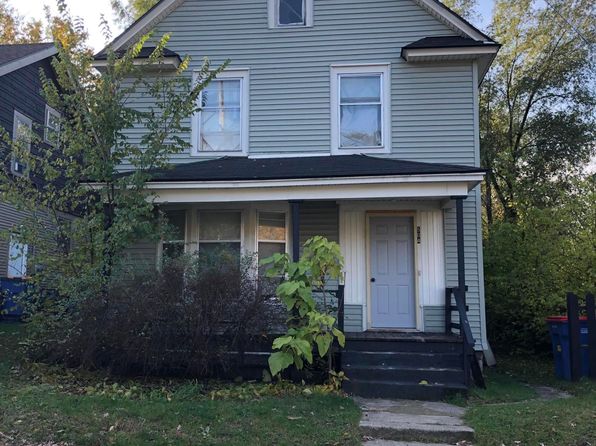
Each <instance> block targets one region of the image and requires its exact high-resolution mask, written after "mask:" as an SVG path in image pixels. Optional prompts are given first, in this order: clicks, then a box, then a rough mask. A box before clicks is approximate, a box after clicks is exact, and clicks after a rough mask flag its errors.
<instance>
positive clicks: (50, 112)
mask: <svg viewBox="0 0 596 446" xmlns="http://www.w3.org/2000/svg"><path fill="white" fill-rule="evenodd" d="M51 115H53V116H54V117H56V118H58V122H59V121H60V119H61V118H62V115H61V114H60V112H58V111H57V110H55V109H53V108H52V107H50V106H49V105H48V104H46V112H45V126H44V130H43V141H44V142H45V143H46V144H49V145H51V146H52V147H54V146H55V144H54V143H53V142H52V141H50V139H49V138H48V130H49V129H50V126H49V125H48V124H49V122H50V119H49V118H50V116H51ZM56 132H57V133H58V135H60V124H58V129H56Z"/></svg>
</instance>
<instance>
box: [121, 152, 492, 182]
mask: <svg viewBox="0 0 596 446" xmlns="http://www.w3.org/2000/svg"><path fill="white" fill-rule="evenodd" d="M484 172H485V170H484V169H481V168H478V167H470V166H459V165H454V164H438V163H422V162H417V161H404V160H399V159H389V158H377V157H374V156H369V155H342V156H307V157H282V158H258V159H255V158H247V157H223V158H217V159H212V160H208V161H195V162H192V163H185V164H178V165H176V166H174V167H173V168H171V169H158V170H154V171H152V172H151V174H152V179H151V181H150V182H152V183H163V182H178V181H180V182H187V181H200V182H211V181H251V180H262V181H266V180H294V179H313V178H349V177H378V176H394V175H397V176H402V175H403V176H406V175H448V174H478V173H480V174H482V173H484ZM123 175H126V174H123Z"/></svg>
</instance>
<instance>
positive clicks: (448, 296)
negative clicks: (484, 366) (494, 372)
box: [445, 287, 486, 389]
mask: <svg viewBox="0 0 596 446" xmlns="http://www.w3.org/2000/svg"><path fill="white" fill-rule="evenodd" d="M466 291H467V287H465V288H463V289H461V288H459V287H452V288H446V289H445V333H447V334H451V333H453V330H457V331H458V332H459V335H460V336H461V338H462V340H463V355H462V356H463V359H462V360H463V369H464V373H465V380H466V381H465V382H466V385H469V383H470V375H471V376H472V377H473V379H474V383H475V384H476V385H477V386H478V387H481V388H483V389H485V388H486V384H485V382H484V376H483V375H482V370H481V369H480V365H479V364H478V361H477V360H476V352H475V350H474V345H476V341H475V339H474V336H473V335H472V328H471V327H470V321H469V319H468V306H467V305H466ZM453 302H455V305H454V304H453ZM454 311H457V314H458V322H453V319H452V314H453V312H454Z"/></svg>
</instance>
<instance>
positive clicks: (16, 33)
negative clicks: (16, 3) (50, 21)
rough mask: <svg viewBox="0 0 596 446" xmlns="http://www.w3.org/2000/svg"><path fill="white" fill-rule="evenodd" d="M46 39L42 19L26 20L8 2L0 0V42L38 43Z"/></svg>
mask: <svg viewBox="0 0 596 446" xmlns="http://www.w3.org/2000/svg"><path fill="white" fill-rule="evenodd" d="M43 40H44V26H43V23H42V22H41V20H34V19H29V20H25V19H24V18H23V17H22V16H21V15H19V14H18V12H17V11H16V10H15V9H14V8H13V7H11V6H10V5H9V4H8V0H0V44H1V45H6V44H14V43H37V42H41V41H43Z"/></svg>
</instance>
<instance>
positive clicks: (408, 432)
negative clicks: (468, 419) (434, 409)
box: [360, 412, 474, 443]
mask: <svg viewBox="0 0 596 446" xmlns="http://www.w3.org/2000/svg"><path fill="white" fill-rule="evenodd" d="M360 431H361V432H362V433H363V434H364V435H365V436H370V437H373V438H376V439H383V440H400V441H427V442H428V441H433V442H446V441H448V442H450V443H457V442H458V441H462V440H473V439H474V429H472V428H471V427H468V426H466V425H465V424H464V423H463V422H462V420H461V419H460V418H457V417H450V416H440V415H439V416H437V415H410V414H395V413H392V412H368V413H365V414H364V415H363V418H362V421H361V422H360Z"/></svg>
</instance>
